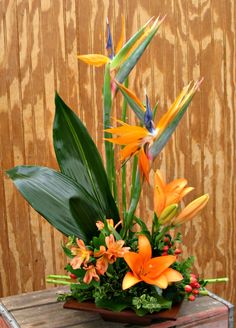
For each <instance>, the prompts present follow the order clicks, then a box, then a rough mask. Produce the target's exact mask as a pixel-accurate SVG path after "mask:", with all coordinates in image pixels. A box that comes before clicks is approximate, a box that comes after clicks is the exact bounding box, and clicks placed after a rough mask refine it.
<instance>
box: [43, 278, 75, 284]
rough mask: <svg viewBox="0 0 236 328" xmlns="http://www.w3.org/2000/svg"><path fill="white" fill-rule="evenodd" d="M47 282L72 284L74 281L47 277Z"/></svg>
mask: <svg viewBox="0 0 236 328" xmlns="http://www.w3.org/2000/svg"><path fill="white" fill-rule="evenodd" d="M46 282H48V283H50V284H56V285H68V286H69V285H72V284H74V282H72V281H65V280H59V279H46Z"/></svg>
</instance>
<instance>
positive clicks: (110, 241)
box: [94, 234, 130, 274]
mask: <svg viewBox="0 0 236 328" xmlns="http://www.w3.org/2000/svg"><path fill="white" fill-rule="evenodd" d="M105 242H106V246H107V249H106V247H105V246H100V249H99V251H95V252H94V256H95V257H99V259H98V260H97V263H96V268H97V270H98V272H99V273H100V274H104V273H105V272H106V271H107V268H108V264H112V263H114V262H115V261H116V259H117V258H118V257H124V255H125V254H126V253H127V252H128V251H129V249H130V248H129V247H123V246H124V243H125V242H124V240H117V241H115V238H114V236H113V235H112V234H111V235H110V236H107V237H106V238H105Z"/></svg>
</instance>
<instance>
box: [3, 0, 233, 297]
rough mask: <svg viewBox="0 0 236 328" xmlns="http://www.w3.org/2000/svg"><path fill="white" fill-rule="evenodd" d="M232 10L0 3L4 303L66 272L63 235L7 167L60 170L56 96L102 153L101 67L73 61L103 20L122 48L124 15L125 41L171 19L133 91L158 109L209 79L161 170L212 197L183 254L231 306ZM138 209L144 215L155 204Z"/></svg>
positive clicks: (183, 0) (171, 3)
mask: <svg viewBox="0 0 236 328" xmlns="http://www.w3.org/2000/svg"><path fill="white" fill-rule="evenodd" d="M235 6H236V5H235V1H234V0H227V1H219V0H149V1H146V0H142V1H141V0H140V1H136V0H112V1H109V0H86V1H85V0H64V1H63V0H51V1H50V0H43V1H39V0H28V1H27V0H2V1H0V68H1V71H0V127H1V129H0V131H1V146H0V160H1V171H0V174H1V180H0V181H1V183H0V205H1V207H0V208H1V211H0V278H1V279H0V296H4V295H11V294H17V293H21V292H27V291H31V290H37V289H42V288H45V287H46V285H45V275H47V274H50V273H58V274H59V273H63V272H64V271H63V267H64V264H65V258H64V256H63V254H62V251H61V248H60V243H61V241H62V240H63V238H62V236H61V235H60V233H58V232H56V231H55V230H53V229H52V228H51V227H50V226H49V225H48V224H47V222H46V221H44V220H43V219H42V218H41V217H40V216H39V215H38V214H37V213H35V212H34V211H33V210H32V209H31V208H29V206H28V205H27V204H26V202H25V201H24V200H23V198H22V197H21V196H20V194H19V193H18V192H17V191H16V190H15V188H14V186H13V184H12V182H11V181H10V180H9V179H8V178H7V177H6V175H5V173H4V172H5V170H7V169H9V168H11V167H13V166H15V165H20V164H37V165H45V166H49V167H57V165H56V161H55V156H54V152H53V148H52V135H51V128H52V121H53V115H54V91H55V89H57V90H58V92H59V94H60V95H61V96H62V97H63V98H64V99H65V101H66V102H67V103H68V104H69V105H70V106H71V107H72V108H73V109H74V110H75V111H76V112H77V113H79V115H80V117H81V118H82V119H83V120H84V122H85V123H86V125H87V127H88V129H89V131H90V132H91V134H92V136H93V138H94V139H95V140H96V141H97V143H98V144H99V148H100V150H102V148H101V140H102V124H101V115H102V114H101V113H102V109H101V108H102V98H101V87H102V81H103V68H98V69H95V68H91V67H88V66H86V65H85V64H83V63H79V62H78V61H77V58H76V55H77V53H81V54H86V53H105V49H104V45H105V37H106V34H105V28H106V26H105V20H106V16H108V17H109V19H110V22H111V28H112V31H113V33H114V35H115V40H117V39H118V36H119V34H120V31H121V15H122V14H123V15H124V17H125V24H126V36H127V37H129V36H131V35H132V33H133V32H134V31H136V29H137V28H138V27H140V26H141V25H142V24H143V23H145V22H146V20H147V19H148V18H149V17H150V16H153V15H154V16H157V15H159V14H161V15H163V14H167V17H166V19H165V22H164V23H163V25H162V26H161V28H160V30H159V32H158V35H157V36H156V37H155V39H154V40H153V42H152V44H151V46H150V48H149V49H148V50H147V51H146V52H145V54H144V56H143V58H142V60H141V61H140V62H139V64H138V67H137V69H135V70H134V71H133V72H132V74H131V77H130V86H131V87H132V88H133V89H134V90H136V92H137V93H139V94H140V95H141V96H142V95H143V90H144V88H145V87H146V88H147V91H148V93H149V95H150V98H151V102H152V103H153V104H154V103H155V102H156V100H158V99H159V102H160V105H159V112H160V113H163V112H164V111H165V110H166V109H167V108H168V106H169V105H170V104H171V102H172V101H173V100H174V98H175V96H176V95H177V94H178V93H179V91H180V90H181V88H182V87H183V86H184V85H185V84H187V83H188V82H189V81H190V80H192V79H198V78H199V77H204V82H203V84H202V86H201V90H200V92H198V93H197V95H196V96H195V98H194V101H193V104H192V106H191V108H190V110H189V112H188V114H187V115H186V116H185V117H184V119H183V121H182V123H181V125H180V126H179V128H178V130H177V132H176V133H175V136H174V138H172V139H171V141H170V142H169V143H168V146H167V147H166V148H165V151H163V152H162V154H161V155H160V157H159V160H158V162H157V164H156V166H158V167H160V168H161V169H162V170H163V172H164V173H166V175H167V177H168V178H169V179H172V178H174V177H186V178H187V179H188V180H189V184H190V185H193V186H195V187H196V189H195V192H194V194H193V196H194V195H195V196H197V195H200V194H202V193H204V192H208V193H209V194H210V197H211V198H210V201H209V204H208V206H207V209H206V210H205V211H204V213H203V215H202V216H201V217H200V218H198V219H195V220H194V221H193V222H192V223H189V224H187V225H186V226H185V227H184V230H183V232H184V239H185V243H186V248H185V254H187V253H189V254H194V255H196V267H197V269H198V272H199V274H200V275H201V276H202V277H222V276H223V277H224V276H228V277H229V278H230V282H229V283H228V284H226V285H225V284H223V285H222V284H221V285H220V284H218V285H215V287H213V288H212V290H213V291H214V292H216V293H218V294H219V295H220V296H222V297H224V298H226V299H227V300H229V301H231V302H234V301H235V299H236V292H235V291H236V288H235V286H234V283H235V281H236V267H235V263H236V261H235V254H236V247H235V225H236V217H235V212H236V211H235V191H236V190H235V169H236V167H235V143H236V140H235V129H236V126H235V124H236V119H235V105H236V104H235V82H236V81H235V68H236V67H235V60H236V57H235V55H236V54H235V40H236V39H235V21H236V17H235V16H236V8H235ZM118 112H119V110H118ZM129 119H130V121H132V120H133V115H132V114H131V115H130V114H129ZM145 188H146V189H145V193H146V194H147V191H148V188H147V187H145ZM142 202H143V210H141V214H143V215H145V214H146V212H147V210H146V208H148V207H151V204H152V201H151V200H150V199H149V198H143V200H142Z"/></svg>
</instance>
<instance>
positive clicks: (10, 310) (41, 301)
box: [0, 287, 234, 328]
mask: <svg viewBox="0 0 236 328" xmlns="http://www.w3.org/2000/svg"><path fill="white" fill-rule="evenodd" d="M64 291H65V288H63V287H62V288H52V289H49V290H43V291H38V292H32V293H27V294H21V295H16V296H9V297H5V298H2V299H1V300H0V301H1V303H0V328H9V327H12V328H18V327H22V328H29V327H40V328H46V327H47V328H66V327H68V328H75V327H78V328H96V327H99V328H108V327H112V328H118V327H127V325H125V324H121V323H112V322H106V321H103V320H102V319H101V318H100V317H99V315H98V314H94V313H89V312H81V311H78V310H71V309H64V308H63V303H61V302H57V301H56V293H63V292H64ZM233 308H234V307H233V305H232V304H230V303H228V302H226V301H224V300H222V299H220V298H219V297H217V296H215V295H213V294H211V295H210V296H204V297H199V298H197V300H196V301H195V302H188V301H184V302H183V303H182V305H181V309H180V312H179V315H178V319H177V321H174V322H173V321H168V322H163V323H158V324H152V325H151V326H149V327H151V328H155V327H158V328H167V327H186V328H187V327H189V328H190V327H203V328H207V327H209V328H210V327H212V328H213V327H214V328H224V327H229V328H233V327H234V324H233ZM129 327H131V326H129ZM132 327H138V326H132Z"/></svg>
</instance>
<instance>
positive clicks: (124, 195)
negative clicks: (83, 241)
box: [121, 78, 129, 218]
mask: <svg viewBox="0 0 236 328" xmlns="http://www.w3.org/2000/svg"><path fill="white" fill-rule="evenodd" d="M124 85H125V87H126V88H128V85H129V80H128V78H126V80H125V82H124ZM126 112H127V100H126V99H125V98H124V100H123V106H122V121H123V122H126ZM121 179H122V210H123V216H124V218H125V216H126V211H127V208H126V165H123V166H122V175H121Z"/></svg>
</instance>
